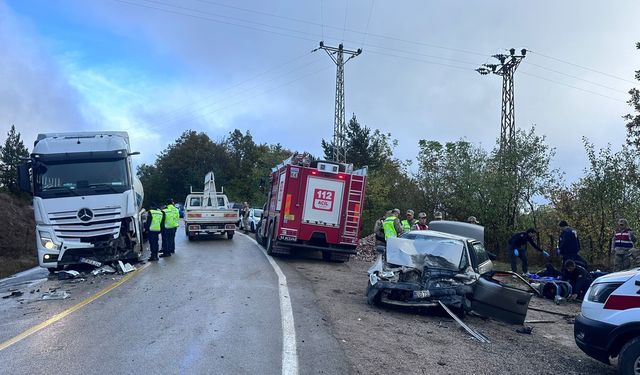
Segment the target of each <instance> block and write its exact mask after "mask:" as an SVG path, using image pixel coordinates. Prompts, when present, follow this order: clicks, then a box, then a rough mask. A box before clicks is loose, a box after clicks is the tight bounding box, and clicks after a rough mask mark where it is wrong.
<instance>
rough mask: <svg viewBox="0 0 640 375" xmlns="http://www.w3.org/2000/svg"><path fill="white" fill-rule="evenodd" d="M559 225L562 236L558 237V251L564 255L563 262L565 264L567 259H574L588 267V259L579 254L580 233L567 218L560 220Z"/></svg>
mask: <svg viewBox="0 0 640 375" xmlns="http://www.w3.org/2000/svg"><path fill="white" fill-rule="evenodd" d="M558 227H559V228H560V237H559V239H558V249H557V253H558V255H560V256H562V264H563V265H564V264H565V263H566V262H567V260H573V261H574V262H576V264H578V265H580V266H582V267H583V268H585V269H586V268H587V261H585V260H584V259H583V258H582V257H581V256H580V254H578V252H579V251H580V240H578V233H577V232H576V230H575V229H573V228H571V227H570V226H569V224H568V223H567V222H566V221H565V220H562V221H560V222H559V223H558Z"/></svg>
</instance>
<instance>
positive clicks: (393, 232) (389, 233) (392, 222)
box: [382, 208, 404, 241]
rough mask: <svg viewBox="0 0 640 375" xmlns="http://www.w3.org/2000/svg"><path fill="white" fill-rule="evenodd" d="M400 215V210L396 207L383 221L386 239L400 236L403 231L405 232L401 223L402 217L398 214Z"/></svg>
mask: <svg viewBox="0 0 640 375" xmlns="http://www.w3.org/2000/svg"><path fill="white" fill-rule="evenodd" d="M399 215H400V210H399V209H397V208H394V209H393V210H392V211H391V215H390V216H387V218H386V219H384V222H383V223H382V228H383V229H384V239H385V241H386V240H388V239H389V238H392V237H398V236H399V235H401V234H402V233H404V229H403V228H402V224H400V219H398V216H399Z"/></svg>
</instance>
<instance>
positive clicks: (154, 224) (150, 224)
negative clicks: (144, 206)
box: [144, 204, 164, 262]
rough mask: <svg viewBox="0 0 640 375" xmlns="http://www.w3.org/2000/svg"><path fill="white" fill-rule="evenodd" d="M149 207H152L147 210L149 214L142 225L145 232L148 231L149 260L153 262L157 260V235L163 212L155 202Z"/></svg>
mask: <svg viewBox="0 0 640 375" xmlns="http://www.w3.org/2000/svg"><path fill="white" fill-rule="evenodd" d="M151 207H153V208H152V209H150V210H149V211H148V212H149V214H148V215H147V221H146V222H145V224H144V227H145V229H146V231H147V233H149V234H148V236H149V248H150V250H151V256H150V257H149V261H150V262H154V261H156V260H158V247H159V246H158V236H159V235H160V232H161V231H162V227H163V226H164V212H162V211H161V210H159V209H158V205H157V204H153V205H151Z"/></svg>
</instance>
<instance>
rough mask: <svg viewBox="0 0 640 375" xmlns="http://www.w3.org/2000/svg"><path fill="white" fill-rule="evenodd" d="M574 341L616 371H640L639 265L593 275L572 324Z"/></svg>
mask: <svg viewBox="0 0 640 375" xmlns="http://www.w3.org/2000/svg"><path fill="white" fill-rule="evenodd" d="M574 337H575V340H576V344H577V345H578V347H580V349H582V351H584V352H585V353H586V354H588V355H589V356H591V357H593V358H595V359H597V360H599V361H601V362H604V363H606V364H610V362H609V359H610V358H615V357H618V371H619V373H620V374H624V375H626V374H640V268H635V269H631V270H627V271H622V272H615V273H611V274H608V275H604V276H601V277H599V278H597V279H596V280H595V281H594V282H593V283H592V284H591V287H590V288H589V290H588V291H587V294H586V296H585V299H584V301H583V302H582V312H581V313H580V315H578V317H577V318H576V321H575V325H574Z"/></svg>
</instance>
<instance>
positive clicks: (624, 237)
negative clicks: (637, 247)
mask: <svg viewBox="0 0 640 375" xmlns="http://www.w3.org/2000/svg"><path fill="white" fill-rule="evenodd" d="M613 247H623V248H627V249H630V248H632V247H633V241H631V233H629V229H623V230H622V231H620V232H616V234H615V235H614V236H613Z"/></svg>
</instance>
